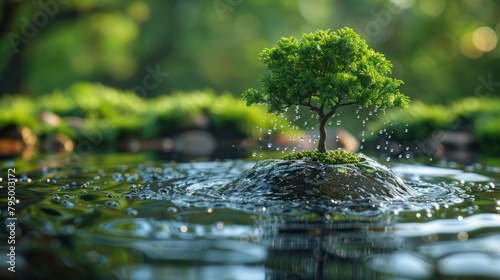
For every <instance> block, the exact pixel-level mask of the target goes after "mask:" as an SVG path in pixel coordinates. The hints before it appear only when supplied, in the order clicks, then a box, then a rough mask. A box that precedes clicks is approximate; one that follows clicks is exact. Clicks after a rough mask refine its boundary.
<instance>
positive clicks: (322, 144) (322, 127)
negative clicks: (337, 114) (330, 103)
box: [318, 116, 329, 153]
mask: <svg viewBox="0 0 500 280" xmlns="http://www.w3.org/2000/svg"><path fill="white" fill-rule="evenodd" d="M328 119H329V117H328V116H320V118H319V141H318V152H320V153H326V152H327V149H326V122H327V121H328Z"/></svg>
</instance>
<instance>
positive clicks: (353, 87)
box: [243, 28, 410, 152]
mask: <svg viewBox="0 0 500 280" xmlns="http://www.w3.org/2000/svg"><path fill="white" fill-rule="evenodd" d="M260 61H261V62H262V63H263V64H264V66H265V67H266V68H267V70H269V71H270V73H267V74H265V75H264V78H263V79H262V80H261V81H262V82H263V83H264V86H263V88H262V89H261V90H256V89H253V88H251V89H248V90H246V91H245V92H244V93H243V98H244V99H245V100H246V102H247V105H251V104H253V103H257V104H266V105H267V106H268V111H269V112H270V113H281V112H283V111H284V110H285V109H286V108H288V107H290V106H292V105H303V106H306V107H309V108H310V109H311V111H315V112H317V113H318V115H319V120H320V139H319V142H318V151H320V152H326V142H325V141H326V128H325V125H326V122H327V121H328V119H329V118H330V117H332V116H333V115H335V113H336V111H337V109H338V108H339V107H340V106H347V105H360V106H363V107H368V106H370V105H376V106H379V107H387V108H389V107H399V108H402V109H405V108H407V107H408V106H409V102H410V100H409V98H408V97H407V96H405V95H404V94H402V93H400V92H399V86H400V85H401V84H402V83H403V82H402V81H401V80H397V79H393V78H391V77H388V76H387V75H389V74H391V69H392V64H391V62H390V61H388V60H387V59H385V57H384V55H383V54H380V53H378V52H375V51H374V50H373V49H371V48H369V47H368V45H367V43H366V41H365V40H363V39H362V38H361V37H360V36H359V35H358V34H357V33H356V32H355V31H354V30H353V29H351V28H342V29H339V30H337V31H334V32H331V31H330V30H326V31H324V30H318V31H316V32H313V33H309V34H303V35H302V39H300V40H299V39H296V38H294V37H290V38H285V37H283V38H281V40H280V41H278V42H277V43H276V45H275V46H274V47H273V48H266V49H264V50H263V51H262V52H261V53H260Z"/></svg>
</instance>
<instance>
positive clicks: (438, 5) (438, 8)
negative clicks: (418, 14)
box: [418, 0, 446, 17]
mask: <svg viewBox="0 0 500 280" xmlns="http://www.w3.org/2000/svg"><path fill="white" fill-rule="evenodd" d="M418 3H419V4H420V9H421V10H422V12H423V13H424V14H426V15H428V16H432V17H435V16H439V15H440V14H441V13H442V12H443V11H444V9H445V8H446V2H445V1H444V0H420V1H419V2H418Z"/></svg>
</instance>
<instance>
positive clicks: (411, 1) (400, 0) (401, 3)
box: [390, 0, 416, 9]
mask: <svg viewBox="0 0 500 280" xmlns="http://www.w3.org/2000/svg"><path fill="white" fill-rule="evenodd" d="M415 1H416V0H390V2H391V3H392V4H394V5H396V6H397V7H399V8H401V9H409V8H411V7H413V5H415Z"/></svg>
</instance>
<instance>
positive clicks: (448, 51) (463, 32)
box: [0, 0, 500, 110]
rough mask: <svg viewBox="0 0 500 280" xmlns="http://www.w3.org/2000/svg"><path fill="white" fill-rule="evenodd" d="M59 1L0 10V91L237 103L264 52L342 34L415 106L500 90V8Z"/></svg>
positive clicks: (470, 1) (461, 2)
mask: <svg viewBox="0 0 500 280" xmlns="http://www.w3.org/2000/svg"><path fill="white" fill-rule="evenodd" d="M60 2H61V4H60V3H59V1H58V0H50V1H49V0H47V1H29V0H5V1H3V2H2V4H0V15H1V16H0V35H1V37H0V38H2V39H1V41H0V51H1V52H2V58H3V59H2V60H1V61H0V71H1V75H0V77H1V78H0V87H1V94H5V93H11V94H14V93H22V94H26V95H28V96H34V95H41V94H44V93H45V92H51V91H53V90H54V89H55V88H65V87H68V86H69V85H71V84H73V83H75V82H77V81H82V80H85V81H94V82H101V83H103V84H106V85H110V86H112V87H115V88H120V89H135V91H140V92H141V93H143V94H144V95H146V96H148V97H154V96H157V95H160V94H164V93H170V92H172V91H174V90H185V91H190V90H194V89H200V88H206V87H209V88H213V89H214V90H216V91H217V92H222V91H225V90H228V91H230V92H233V93H235V94H238V95H239V94H240V93H241V92H243V91H244V90H245V89H247V88H250V87H258V86H259V85H258V84H256V83H255V81H256V80H258V77H260V76H261V75H262V73H263V72H264V69H262V67H261V66H260V63H259V61H258V58H257V55H258V53H259V51H260V50H262V49H263V48H265V47H270V46H272V45H273V44H274V43H275V42H276V41H278V40H279V38H280V37H282V36H285V37H289V36H295V37H300V35H301V33H309V32H313V31H315V30H317V29H331V30H335V29H338V28H341V27H344V26H347V27H352V28H353V29H354V30H355V31H357V32H358V33H360V34H361V35H362V37H363V38H364V39H366V40H367V41H368V44H369V45H370V46H371V47H373V48H374V49H375V50H376V51H378V52H381V53H384V54H386V56H387V58H388V59H389V60H390V61H392V62H393V65H394V69H393V76H394V78H396V79H401V80H403V81H404V82H405V84H404V85H403V86H402V87H401V92H402V93H403V94H406V95H409V96H410V97H412V99H413V100H415V99H417V98H420V99H422V100H423V101H424V102H446V101H447V100H449V99H452V98H456V97H457V96H461V97H465V96H473V95H478V94H480V95H499V92H500V89H499V87H498V82H497V81H500V76H499V74H498V58H499V57H500V49H499V47H498V37H499V33H500V22H499V18H500V5H499V3H498V1H495V0H457V1H445V0H419V1H416V0H362V1H340V0H336V1H334V0H332V1H325V0H292V1H289V0H276V1H263V0H256V1H244V0H242V1H227V0H220V1H199V0H198V1H196V0H171V1H157V0H142V1H139V0H107V1H95V0H85V1H60ZM221 3H222V4H221ZM155 71H161V72H164V73H165V72H168V73H169V76H168V77H165V76H161V77H160V76H158V75H156V76H154V75H152V74H151V73H152V72H155ZM148 75H149V77H150V78H151V79H149V80H148V79H147V78H148ZM151 76H153V77H151ZM489 77H491V78H489ZM145 83H149V84H145ZM487 84H489V85H487ZM481 86H483V87H482V88H481ZM61 106H64V104H61ZM62 109H63V108H61V110H62Z"/></svg>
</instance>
